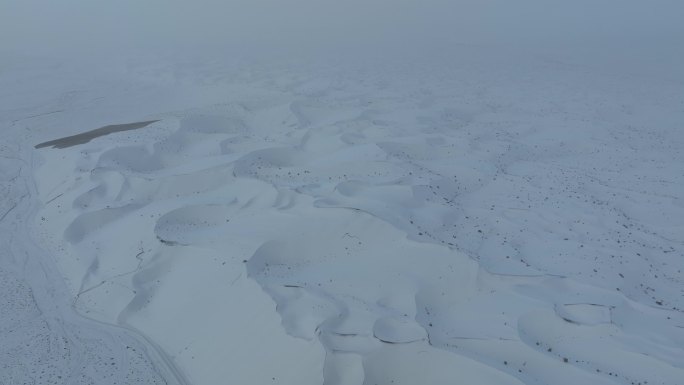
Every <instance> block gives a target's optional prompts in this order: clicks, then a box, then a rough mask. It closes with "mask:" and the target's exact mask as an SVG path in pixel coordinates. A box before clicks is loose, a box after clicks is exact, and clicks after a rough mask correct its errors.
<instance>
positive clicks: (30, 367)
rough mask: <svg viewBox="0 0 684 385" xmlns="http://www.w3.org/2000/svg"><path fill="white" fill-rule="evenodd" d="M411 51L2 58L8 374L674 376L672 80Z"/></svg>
mask: <svg viewBox="0 0 684 385" xmlns="http://www.w3.org/2000/svg"><path fill="white" fill-rule="evenodd" d="M404 59H405V60H403V61H396V62H394V63H391V61H389V60H384V61H372V60H369V61H366V62H358V63H353V64H351V62H350V63H348V62H343V63H342V64H341V62H339V61H337V62H333V63H321V62H316V63H313V62H310V63H306V64H305V63H287V64H280V63H277V62H274V63H271V64H268V65H266V64H264V63H252V62H250V63H240V62H237V61H235V62H231V61H230V60H214V61H210V60H199V59H196V60H193V59H184V60H177V59H174V58H166V59H160V58H154V59H152V58H140V59H137V60H130V59H125V60H122V61H120V62H110V63H108V64H102V63H100V64H101V65H98V66H93V65H91V64H92V63H82V64H80V65H74V64H71V65H68V66H66V65H60V64H59V63H51V62H42V61H37V60H31V59H25V60H23V61H22V60H19V59H17V60H16V61H14V62H9V63H6V64H5V67H4V69H3V72H1V73H0V90H2V91H0V102H1V103H2V105H3V107H2V111H0V127H2V133H3V137H4V138H5V139H4V140H3V142H2V143H1V145H0V156H2V158H1V160H0V165H1V167H0V180H1V181H2V184H1V185H0V186H1V188H2V191H3V193H2V199H1V200H0V226H2V231H0V237H1V238H0V239H2V245H3V247H2V249H1V250H0V262H1V265H0V284H1V285H2V287H0V289H1V293H2V297H1V298H0V301H1V303H2V311H0V383H3V384H5V383H7V384H19V383H41V384H42V383H69V384H76V383H97V384H115V383H119V384H121V383H145V384H152V383H180V384H183V383H192V384H270V383H277V384H292V385H295V384H296V385H306V384H321V383H325V384H326V385H334V384H409V385H415V384H447V383H450V384H451V383H458V382H461V383H468V384H492V385H493V384H558V385H562V384H573V385H576V384H596V385H600V384H629V385H631V384H651V385H655V384H662V385H679V384H682V383H683V381H684V274H682V269H684V204H683V203H682V202H683V200H682V199H683V198H684V154H683V152H682V151H683V149H684V129H683V127H682V122H684V87H683V86H684V83H683V82H682V81H681V80H677V79H672V78H669V77H668V76H665V75H663V74H658V73H647V74H644V73H631V72H629V71H606V70H605V67H601V66H595V67H593V66H588V65H585V64H582V63H576V62H573V61H572V60H568V61H563V56H562V55H561V56H558V57H556V56H554V57H550V56H544V55H536V54H531V53H512V52H509V51H496V52H492V51H491V50H489V49H483V48H480V47H472V46H460V47H459V51H458V54H457V55H456V57H455V58H452V59H444V61H436V60H421V59H416V58H413V59H410V60H409V59H406V58H404ZM502 63H505V65H502ZM143 121H144V122H150V121H155V122H153V123H151V124H149V125H147V126H146V127H141V128H137V129H135V130H128V131H124V132H114V133H110V134H109V135H104V136H100V137H97V138H93V139H92V140H91V141H89V142H87V143H82V144H78V145H75V146H72V147H67V148H49V147H48V148H41V149H35V148H34V146H36V145H39V144H40V143H43V142H47V141H52V140H59V139H60V138H62V137H67V136H71V135H77V134H79V133H83V132H87V131H90V130H93V129H98V128H100V127H106V126H114V125H127V124H136V123H137V122H143ZM140 126H142V124H140ZM128 127H131V126H128Z"/></svg>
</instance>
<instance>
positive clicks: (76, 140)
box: [35, 120, 159, 148]
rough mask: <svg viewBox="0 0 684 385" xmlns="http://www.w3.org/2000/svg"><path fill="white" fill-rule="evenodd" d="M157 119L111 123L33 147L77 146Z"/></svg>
mask: <svg viewBox="0 0 684 385" xmlns="http://www.w3.org/2000/svg"><path fill="white" fill-rule="evenodd" d="M158 121H159V120H148V121H145V122H135V123H125V124H113V125H109V126H104V127H100V128H96V129H94V130H91V131H88V132H84V133H81V134H76V135H72V136H66V137H64V138H60V139H55V140H50V141H48V142H43V143H40V144H37V145H36V146H35V148H44V147H53V148H67V147H72V146H77V145H79V144H84V143H88V142H90V141H91V140H93V139H95V138H97V137H100V136H105V135H109V134H111V133H114V132H121V131H130V130H136V129H138V128H143V127H146V126H149V125H150V124H152V123H155V122H158Z"/></svg>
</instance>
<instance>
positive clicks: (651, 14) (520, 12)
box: [0, 0, 684, 52]
mask: <svg viewBox="0 0 684 385" xmlns="http://www.w3.org/2000/svg"><path fill="white" fill-rule="evenodd" d="M683 20H684V1H682V0H648V1H647V0H572V1H571V0H365V1H362V0H345V1H342V0H340V1H333V0H223V1H220V0H192V1H191V0H187V1H182V0H116V1H104V0H54V1H50V0H0V51H7V50H18V49H20V50H24V51H29V52H32V51H43V50H70V51H79V50H82V51H83V52H86V51H92V50H93V49H98V50H103V51H107V50H110V51H113V50H120V49H125V48H128V47H143V48H155V47H163V48H169V47H173V48H175V47H177V48H179V49H182V48H183V47H188V46H193V45H205V46H206V45H209V46H211V45H225V46H239V47H242V49H249V48H250V47H252V48H254V49H264V48H266V47H298V46H305V45H311V46H326V45H327V46H330V45H334V44H344V45H349V46H353V45H364V44H369V45H372V44H396V45H404V46H405V47H406V48H407V49H410V47H411V46H412V44H421V45H422V44H427V43H433V44H443V43H450V42H460V43H488V44H489V43H493V44H523V45H525V44H527V45H535V44H539V45H544V44H545V45H553V44H558V45H562V44H575V45H576V44H587V45H590V44H613V43H617V44H623V45H626V46H629V45H631V44H635V45H644V46H646V45H652V44H654V43H667V44H676V43H678V42H679V43H684V21H683Z"/></svg>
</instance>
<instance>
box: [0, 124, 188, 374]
mask: <svg viewBox="0 0 684 385" xmlns="http://www.w3.org/2000/svg"><path fill="white" fill-rule="evenodd" d="M2 124H3V125H4V122H3V123H2ZM3 132H4V133H5V134H6V141H5V142H4V143H3V144H1V145H0V159H1V160H0V191H2V194H1V196H2V199H1V200H0V244H1V245H2V249H0V384H84V385H85V384H103V385H104V384H112V385H114V384H182V383H184V377H183V376H182V375H181V374H180V373H174V372H173V367H169V366H165V363H164V361H163V357H161V356H160V355H159V353H158V352H157V351H155V345H154V344H153V343H151V342H149V341H147V340H145V339H144V338H143V337H140V336H138V335H137V334H135V333H131V331H130V330H127V329H125V328H120V327H114V326H111V325H104V324H101V323H99V322H95V321H93V320H89V319H86V318H82V317H79V316H77V315H76V314H75V313H74V312H73V309H72V308H71V306H70V305H71V296H70V295H69V294H68V292H67V291H66V288H64V283H63V277H61V276H60V275H59V273H58V271H57V270H56V269H55V266H54V265H53V263H52V262H51V261H52V259H51V258H49V257H46V256H44V255H43V251H42V250H40V249H39V248H37V247H36V246H35V245H34V244H33V240H32V239H31V237H30V236H29V231H28V229H27V224H28V221H29V220H30V219H29V218H32V215H33V212H34V211H35V206H36V200H35V191H34V187H33V183H31V180H32V175H31V174H30V171H31V159H30V158H29V157H27V156H26V155H27V153H26V151H27V150H28V149H27V148H22V144H21V142H20V141H16V139H17V130H16V129H15V127H13V126H5V131H3ZM25 144H26V143H24V145H25ZM28 151H30V150H28Z"/></svg>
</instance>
